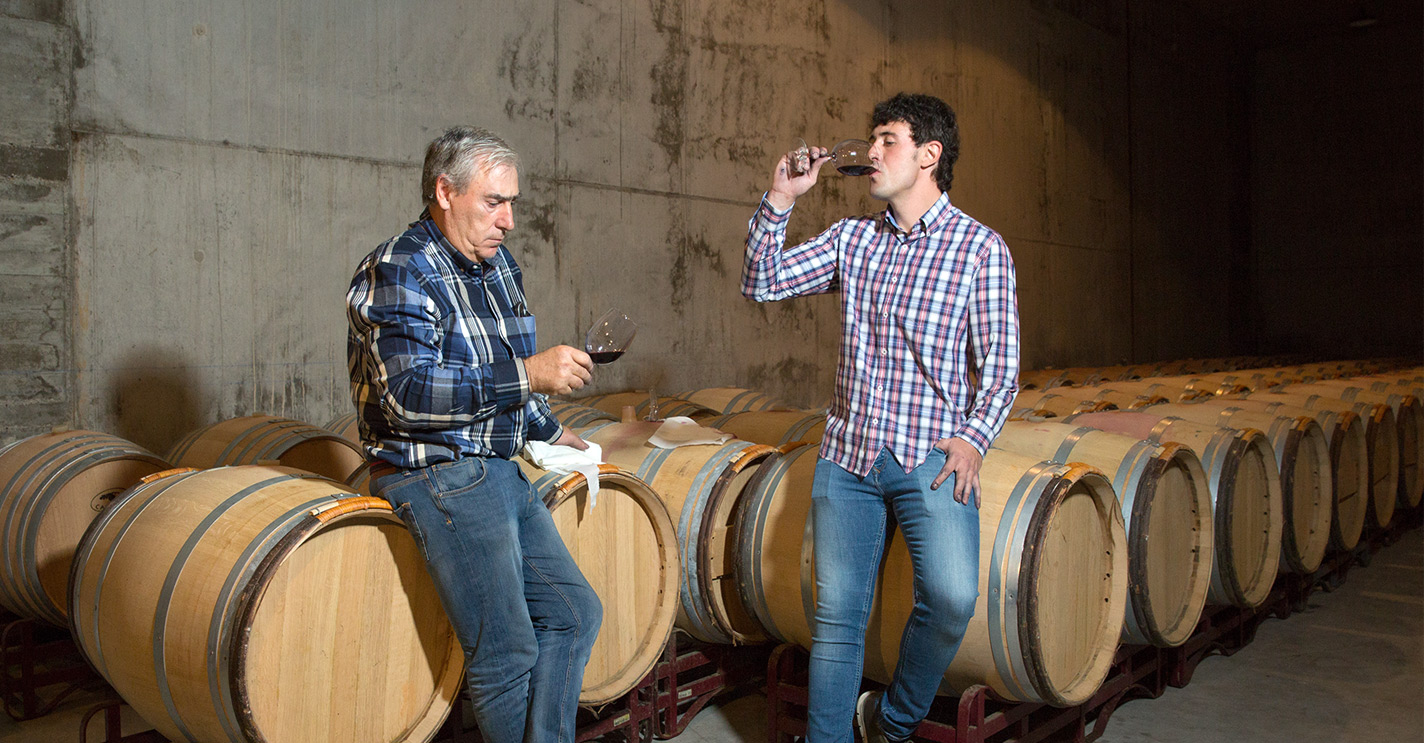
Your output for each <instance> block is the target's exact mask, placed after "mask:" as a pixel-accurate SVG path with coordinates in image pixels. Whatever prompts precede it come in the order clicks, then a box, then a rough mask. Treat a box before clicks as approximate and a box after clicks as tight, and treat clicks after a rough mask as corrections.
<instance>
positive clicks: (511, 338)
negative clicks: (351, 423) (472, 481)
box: [346, 212, 563, 468]
mask: <svg viewBox="0 0 1424 743" xmlns="http://www.w3.org/2000/svg"><path fill="white" fill-rule="evenodd" d="M346 304H347V312H346V317H347V322H348V326H349V332H348V333H347V343H346V358H347V367H348V369H349V371H350V372H351V396H352V399H353V400H354V401H355V402H356V410H357V413H358V416H359V418H360V430H361V443H362V445H363V446H364V447H365V449H366V453H367V456H370V457H374V458H377V459H380V460H382V461H385V462H388V463H390V464H393V465H395V466H397V467H405V468H418V467H425V466H427V465H431V464H438V463H440V462H448V461H453V460H456V459H459V458H461V457H464V456H471V455H473V456H486V457H488V456H498V457H505V458H509V457H511V456H513V455H514V454H515V453H517V452H518V451H519V450H520V449H521V448H522V447H523V446H524V442H525V441H526V440H529V439H533V440H535V441H552V440H554V439H556V438H558V436H559V435H560V434H561V433H562V432H563V428H562V426H560V425H559V422H558V420H557V419H555V418H554V416H553V414H552V413H550V411H549V405H548V402H547V401H546V400H545V398H544V396H543V395H539V394H536V393H533V392H532V391H531V390H530V389H529V375H528V373H527V372H526V371H525V369H524V359H526V358H528V357H529V356H532V355H533V354H534V348H535V346H534V316H533V315H532V314H531V313H530V312H529V308H528V306H527V305H526V303H525V300H524V285H523V278H522V274H521V272H520V270H519V266H518V265H516V264H515V262H514V256H512V255H510V254H509V251H508V250H506V249H505V248H504V246H503V245H501V246H500V248H499V253H498V254H497V255H495V256H494V257H492V258H490V259H489V260H485V261H481V262H478V263H477V262H475V261H472V260H470V259H469V258H467V257H465V256H464V255H462V254H461V253H460V252H459V251H458V250H456V249H455V246H454V245H451V244H450V241H449V240H447V239H446V238H445V235H444V234H442V233H441V232H440V228H439V227H437V226H435V223H434V222H433V221H431V220H430V219H429V213H428V212H427V213H424V214H421V218H420V219H419V220H418V221H416V222H413V223H411V225H410V228H409V229H407V230H406V231H405V232H404V233H402V234H400V235H397V236H396V237H393V238H391V239H390V240H388V241H387V242H386V243H385V244H383V245H381V246H380V247H379V248H376V250H375V251H374V252H372V253H371V254H370V255H368V256H366V258H365V260H363V261H361V265H360V267H359V268H357V269H356V276H355V278H353V279H352V280H351V288H350V290H348V291H347V293H346Z"/></svg>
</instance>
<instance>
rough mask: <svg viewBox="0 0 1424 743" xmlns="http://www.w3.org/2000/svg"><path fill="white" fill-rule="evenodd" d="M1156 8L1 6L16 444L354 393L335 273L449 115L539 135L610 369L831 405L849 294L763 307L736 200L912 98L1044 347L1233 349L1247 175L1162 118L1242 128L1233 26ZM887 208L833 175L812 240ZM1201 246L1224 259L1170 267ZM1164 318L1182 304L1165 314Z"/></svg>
mask: <svg viewBox="0 0 1424 743" xmlns="http://www.w3.org/2000/svg"><path fill="white" fill-rule="evenodd" d="M0 2H3V0H0ZM1168 5H1171V4H1168ZM1137 7H1138V6H1137V4H1133V10H1131V11H1129V7H1128V4H1127V3H1126V2H1125V0H1095V1H1089V2H1082V1H1081V0H1071V1H1070V0H1012V1H1010V2H996V3H944V2H942V1H940V0H788V1H787V2H778V3H754V2H747V1H745V0H740V1H738V2H712V1H710V0H639V1H633V0H585V1H582V2H571V1H569V0H534V1H532V2H527V3H520V4H518V5H511V4H508V3H493V2H462V3H454V2H437V3H434V4H427V5H425V6H422V7H421V9H420V12H419V13H413V12H411V11H410V9H409V8H410V6H409V5H408V4H398V3H392V2H387V1H384V0H366V1H365V2H360V3H352V2H330V1H321V0H317V1H314V2H307V3H284V2H278V1H277V0H223V1H222V2H219V1H218V0H183V1H181V2H180V1H179V0H145V1H143V2H140V1H139V0H103V1H102V2H100V1H98V0H72V3H71V4H68V5H65V6H60V5H59V4H58V0H53V1H52V2H42V1H41V0H30V2H24V1H22V0H9V1H8V2H3V4H0V23H2V24H4V26H3V34H4V39H5V41H4V42H3V43H4V44H5V45H9V47H15V45H21V46H23V49H22V50H21V51H19V52H16V53H7V56H4V57H3V58H0V78H3V79H5V80H6V82H7V87H6V88H5V93H4V95H5V96H7V98H6V99H4V101H3V102H0V120H3V122H4V136H5V137H6V138H7V139H6V140H5V142H6V143H7V145H6V146H13V147H18V148H20V151H23V152H24V153H28V154H27V155H26V156H25V157H28V158H30V159H28V160H27V159H25V158H23V157H18V156H16V158H18V159H16V158H11V160H13V162H11V160H5V161H4V162H0V171H2V172H0V182H3V183H4V188H5V189H8V190H7V191H4V193H5V194H12V195H11V196H6V197H4V198H7V199H9V201H0V209H5V210H8V211H6V212H5V214H6V215H10V214H12V213H13V214H26V215H39V216H42V217H43V220H42V221H41V222H38V223H36V224H37V226H36V227H34V228H31V229H30V230H29V232H30V233H35V234H34V235H32V236H30V237H26V238H11V237H5V238H3V241H0V246H3V248H0V254H3V260H4V263H3V264H0V265H3V267H2V268H0V271H4V272H6V276H5V281H6V286H5V290H4V293H3V294H0V317H4V318H6V323H12V324H7V325H5V326H3V327H4V331H3V333H0V344H9V345H8V346H7V347H10V346H13V347H15V348H16V349H21V350H23V349H30V350H28V351H24V353H29V354H31V356H30V357H28V358H26V357H24V356H23V353H20V351H18V350H17V351H16V352H14V353H11V354H7V356H8V357H9V358H5V359H4V361H3V362H0V363H4V364H7V365H8V366H5V367H4V368H3V371H4V372H5V373H6V374H7V376H8V377H11V378H14V379H16V380H21V379H23V380H27V381H26V382H25V384H31V385H32V388H29V389H32V390H33V391H32V392H12V390H21V389H22V388H21V387H20V386H18V384H19V383H18V382H17V383H16V386H12V385H7V386H6V390H7V392H6V394H7V395H9V396H10V397H8V398H6V399H5V400H0V412H3V413H4V414H5V416H6V419H7V421H8V422H7V423H5V424H4V425H6V426H8V428H6V429H5V430H4V431H0V436H6V437H10V436H13V435H18V434H20V433H22V432H33V431H35V430H42V428H43V427H48V425H50V424H51V423H56V422H57V423H67V424H70V425H78V426H84V427H90V428H97V429H101V430H109V431H114V432H116V433H120V434H122V435H125V436H128V437H129V438H131V439H133V440H135V441H138V442H139V443H142V444H145V445H148V446H150V447H152V448H154V449H156V450H162V449H165V448H166V447H167V446H168V445H169V444H171V443H172V442H173V441H174V440H175V439H176V438H177V437H178V436H179V435H181V434H182V433H183V432H185V431H187V430H189V429H191V428H193V427H195V426H197V425H200V424H202V423H206V422H209V421H213V420H217V419H220V418H224V417H229V416H234V415H241V414H247V413H255V412H265V413H275V414H282V415H288V416H292V417H297V418H302V419H306V420H309V421H313V422H316V423H322V422H325V421H326V420H328V419H330V418H332V417H334V416H335V415H337V414H339V413H342V412H345V411H346V410H347V409H348V408H349V402H348V400H347V385H346V381H345V376H346V373H345V359H344V347H343V343H344V334H345V322H344V317H343V305H342V296H343V293H344V290H345V287H346V285H347V282H348V280H349V277H350V274H351V271H352V269H353V267H354V266H355V264H356V262H357V261H358V260H359V258H360V257H361V256H362V255H363V254H365V253H366V252H367V251H369V250H370V249H372V248H373V247H374V246H375V245H376V244H377V243H379V242H380V241H382V240H383V239H385V238H386V237H388V236H390V235H391V234H393V233H395V232H397V231H399V230H400V229H402V228H403V226H404V225H405V223H406V222H408V221H409V220H410V219H411V218H413V217H414V216H415V215H416V213H417V212H418V210H419V204H418V198H417V180H418V168H419V158H420V156H421V150H422V148H423V146H424V144H425V143H426V142H427V141H429V139H430V138H431V137H432V136H434V135H435V134H436V133H438V132H439V131H440V130H442V129H443V128H445V127H446V126H449V125H451V124H454V123H465V122H468V123H475V124H479V125H483V126H487V127H489V128H492V129H494V130H496V131H499V132H501V133H503V134H504V135H505V136H506V137H507V138H508V139H509V140H510V141H511V142H512V144H513V145H514V146H515V147H516V149H518V150H519V151H520V152H521V153H522V154H523V157H524V167H523V169H522V182H521V185H522V188H523V191H524V195H525V198H524V199H523V200H521V202H520V204H519V208H518V220H519V224H518V227H517V228H516V231H515V233H514V234H513V235H512V236H511V239H510V241H509V245H510V247H511V249H512V250H513V251H514V253H515V255H516V256H517V257H518V258H519V260H520V261H521V263H522V265H523V266H524V268H525V276H526V282H527V285H528V293H529V295H530V297H531V300H532V302H533V303H534V309H535V311H536V312H537V313H538V316H539V332H540V336H541V342H542V343H543V344H545V345H547V344H552V343H577V341H578V338H579V334H580V331H581V329H582V328H584V327H586V326H587V325H588V324H589V322H590V321H591V320H592V319H593V318H594V317H596V316H597V315H598V314H599V313H601V312H602V311H603V310H604V309H606V308H607V307H608V306H611V305H614V304H617V305H619V306H621V307H623V308H624V309H625V310H626V311H627V312H628V313H629V314H630V315H632V316H633V317H634V318H636V319H638V320H639V321H640V322H641V323H642V330H641V331H640V335H639V338H638V341H637V343H636V345H635V346H634V348H633V350H632V352H630V353H629V354H628V355H627V356H626V357H624V359H623V360H620V361H619V362H618V363H617V364H614V365H611V366H609V367H604V368H601V369H599V372H598V378H597V382H596V386H595V387H594V389H593V390H592V391H612V390H617V389H621V388H625V387H632V386H637V387H646V386H649V385H653V386H656V387H657V388H658V389H659V390H665V391H679V390H682V389H686V388H691V387H698V386H716V385H729V384H730V385H739V386H748V387H756V388H761V389H766V390H768V391H770V392H772V393H775V394H778V395H780V396H782V397H784V398H785V399H787V400H789V401H791V402H793V403H798V404H803V405H813V404H817V403H820V402H824V401H825V399H826V398H827V397H828V396H829V394H830V391H831V386H832V383H833V377H834V363H835V357H836V344H837V340H838V337H839V327H838V325H839V321H838V317H837V314H836V311H835V308H836V304H835V299H834V298H830V297H822V298H813V299H803V300H793V301H789V302H783V303H777V304H771V305H757V304H754V303H750V302H747V301H745V300H743V299H742V298H741V297H740V295H739V293H738V291H737V284H738V275H739V272H740V264H741V251H742V240H743V238H744V235H745V229H746V220H747V218H748V216H749V215H750V213H751V211H752V210H753V208H754V206H755V204H756V202H757V199H758V198H759V195H760V193H761V191H762V190H763V189H764V188H765V185H766V183H767V181H768V176H769V172H770V169H771V165H772V164H773V162H774V161H775V159H776V158H777V157H778V155H779V153H780V152H781V151H783V150H784V149H785V147H786V146H787V145H788V144H789V142H790V140H791V139H792V138H793V137H795V136H806V137H807V138H808V139H809V140H811V141H813V142H821V143H826V144H830V143H832V142H834V141H835V140H837V139H839V138H843V137H852V136H863V135H864V134H865V133H866V130H867V128H868V112H869V109H870V108H871V106H872V105H873V104H874V102H875V101H877V100H880V99H882V98H884V97H885V96H887V95H889V94H890V93H893V92H895V91H897V90H901V89H913V90H924V91H928V92H932V93H936V94H938V95H940V96H942V97H944V98H945V99H946V100H948V101H949V102H950V103H951V104H952V105H954V106H955V107H956V109H957V110H958V111H959V113H960V126H961V130H962V138H963V148H962V149H963V154H962V157H961V161H960V165H959V167H958V169H957V177H956V180H955V188H954V191H953V192H952V194H951V196H952V198H953V199H954V200H955V202H956V203H957V204H959V205H960V206H962V207H964V208H965V209H966V210H967V211H968V212H969V213H970V214H972V215H974V216H976V217H978V218H979V219H981V220H982V221H984V222H985V223H987V224H989V225H990V226H992V227H994V228H995V229H997V230H999V231H1000V232H1001V233H1002V234H1003V235H1004V236H1005V238H1006V239H1007V241H1008V244H1009V246H1010V249H1011V250H1012V252H1013V254H1014V256H1015V259H1016V261H1017V263H1018V268H1019V282H1020V283H1019V287H1020V305H1021V309H1022V315H1023V323H1024V360H1025V363H1026V364H1027V365H1029V366H1042V365H1049V364H1060V365H1061V364H1075V363H1084V364H1086V363H1110V362H1117V361H1125V360H1132V359H1135V358H1145V357H1148V355H1149V354H1150V355H1151V356H1158V357H1168V356H1174V355H1200V354H1202V353H1219V352H1220V349H1221V348H1222V347H1224V346H1225V345H1227V344H1229V342H1230V339H1231V337H1232V335H1231V334H1232V332H1234V331H1233V330H1232V328H1233V327H1235V326H1234V323H1235V322H1236V321H1237V315H1236V313H1235V312H1234V311H1232V310H1231V309H1230V308H1222V307H1220V306H1219V305H1218V303H1215V302H1212V301H1210V300H1208V299H1205V298H1203V297H1204V296H1205V295H1203V294H1201V293H1199V292H1197V291H1196V289H1198V288H1210V287H1214V286H1216V285H1217V284H1218V283H1221V282H1226V283H1230V282H1231V281H1240V280H1241V279H1240V278H1231V276H1229V275H1228V274H1229V270H1228V269H1229V268H1230V265H1229V263H1230V262H1229V261H1228V265H1226V266H1223V265H1220V261H1217V260H1215V257H1216V254H1215V253H1212V252H1211V251H1235V250H1237V249H1238V248H1239V245H1238V244H1237V243H1236V242H1233V239H1227V238H1221V239H1218V238H1220V237H1221V235H1223V234H1226V233H1229V232H1230V230H1231V229H1232V227H1229V226H1228V227H1220V226H1218V222H1219V221H1220V220H1218V219H1217V217H1221V218H1223V219H1226V220H1227V224H1228V225H1230V224H1234V223H1231V222H1230V219H1231V218H1233V217H1232V216H1231V215H1232V214H1233V213H1234V212H1233V211H1232V203H1233V201H1234V199H1235V198H1236V196H1237V195H1238V194H1237V192H1236V191H1235V190H1231V189H1227V190H1222V189H1220V188H1218V187H1217V185H1218V181H1217V179H1216V178H1215V177H1212V176H1208V175H1204V174H1200V173H1196V172H1195V171H1192V172H1187V173H1186V174H1185V175H1183V174H1182V173H1179V172H1176V171H1178V170H1183V171H1190V169H1191V167H1192V164H1193V163H1194V162H1195V156H1194V155H1184V154H1183V153H1180V152H1177V151H1170V150H1169V151H1167V152H1164V151H1163V149H1162V147H1161V146H1160V145H1158V144H1154V142H1152V141H1151V140H1152V139H1155V138H1159V137H1164V136H1168V135H1171V134H1173V133H1175V132H1177V131H1178V130H1179V128H1184V129H1185V130H1186V131H1188V132H1189V134H1188V136H1189V137H1191V138H1192V139H1194V140H1196V141H1199V142H1201V143H1203V144H1207V143H1210V142H1212V141H1213V140H1214V139H1215V138H1222V139H1229V140H1231V141H1233V142H1234V141H1240V139H1241V135H1242V130H1241V125H1240V124H1239V123H1238V117H1239V115H1240V111H1239V110H1238V105H1237V103H1236V97H1237V96H1236V92H1235V91H1239V90H1241V89H1243V88H1244V87H1245V81H1246V80H1247V79H1248V78H1247V77H1246V75H1247V72H1246V71H1245V70H1238V71H1236V72H1235V73H1233V71H1232V70H1231V69H1230V64H1229V62H1221V63H1216V64H1215V65H1214V66H1213V67H1212V68H1211V70H1212V74H1211V75H1210V76H1209V77H1207V78H1205V82H1204V83H1203V82H1202V81H1203V78H1202V77H1201V76H1200V75H1199V73H1198V72H1197V71H1196V70H1195V69H1194V68H1192V67H1190V66H1183V65H1182V64H1180V60H1183V59H1187V60H1189V59H1191V58H1192V55H1193V54H1194V53H1197V52H1200V51H1202V49H1199V48H1198V47H1203V48H1204V49H1205V51H1207V52H1209V53H1215V52H1216V51H1218V50H1219V49H1221V48H1223V47H1225V48H1228V49H1230V48H1231V47H1230V44H1229V42H1226V41H1219V40H1217V39H1216V37H1215V36H1214V35H1213V32H1211V31H1210V30H1209V29H1204V28H1202V24H1201V23H1199V22H1197V21H1195V20H1194V19H1192V18H1191V17H1190V16H1184V15H1181V14H1172V13H1165V12H1163V13H1155V12H1154V13H1147V12H1139V11H1138V10H1136V8H1137ZM61 8H62V12H61ZM768 29H770V30H768ZM1170 40H1178V42H1179V43H1180V46H1179V48H1177V49H1175V50H1172V51H1171V52H1170V54H1169V55H1167V56H1155V55H1159V54H1160V53H1161V49H1162V48H1163V46H1164V44H1166V43H1167V42H1168V41H1170ZM26 45H27V46H26ZM9 47H0V48H9ZM1144 57H1148V59H1146V60H1144V59H1143V58H1144ZM12 80H23V81H25V83H26V84H27V85H32V88H27V89H26V90H27V91H28V92H25V91H24V90H22V91H18V92H17V91H14V90H12V88H10V87H8V83H9V82H10V81H12ZM1201 84H1210V85H1218V84H1219V85H1220V86H1221V87H1222V88H1224V89H1226V90H1228V91H1229V94H1228V95H1224V96H1203V95H1201V88H1200V85H1201ZM1159 99H1167V100H1165V102H1163V101H1161V100H1159ZM35 102H40V105H35ZM36 117H38V119H37V118H36ZM36 120H42V121H40V123H35V121H36ZM11 122H14V123H11ZM12 140H13V145H11V144H10V143H11V141H12ZM5 152H9V150H5ZM46 153H49V154H48V155H46ZM7 157H8V156H7ZM44 157H50V158H51V159H50V160H45V159H44ZM1235 157H1236V153H1234V152H1233V151H1232V149H1231V146H1230V145H1226V146H1224V147H1222V148H1218V149H1213V150H1211V151H1210V152H1209V157H1208V161H1209V162H1208V164H1209V165H1210V166H1211V167H1213V168H1216V167H1219V168H1221V169H1222V170H1225V171H1228V172H1231V173H1233V174H1232V175H1230V176H1229V177H1228V180H1235V179H1237V178H1240V177H1241V176H1238V175H1236V174H1235V173H1238V172H1245V171H1246V169H1247V167H1248V166H1247V163H1246V161H1245V160H1238V159H1233V158H1235ZM35 158H39V160H34V159H35ZM32 161H34V162H39V163H41V164H39V165H35V166H33V167H29V166H25V165H24V163H28V162H32ZM17 163H18V164H17ZM27 168H28V169H27ZM1183 179H1185V182H1183ZM25 189H28V190H25ZM45 189H49V190H48V191H46V190H45ZM13 194H20V195H19V196H15V195H13ZM877 208H878V205H877V204H876V203H875V202H873V201H871V200H870V199H868V197H867V196H866V195H865V192H864V186H863V184H860V183H857V182H854V181H853V180H851V179H846V178H839V177H828V178H826V179H825V180H824V181H823V183H822V184H821V185H820V186H819V187H818V189H817V190H816V191H815V192H813V194H811V195H809V196H808V197H806V198H804V199H803V200H802V203H801V204H799V205H798V207H797V211H796V213H795V216H794V218H793V223H792V227H791V231H792V235H793V237H796V236H808V235H810V234H812V233H813V232H814V231H816V230H818V229H819V228H821V227H822V226H824V225H826V224H828V223H829V221H830V220H832V219H833V218H835V217H837V216H839V215H844V214H847V213H856V212H863V211H869V210H874V209H877ZM1200 213H1207V214H1210V215H1212V216H1213V221H1212V223H1211V226H1207V227H1204V226H1203V223H1202V222H1201V221H1200V220H1198V219H1194V218H1192V217H1191V216H1190V215H1193V214H1200ZM6 218H7V219H9V217H8V216H7V217H6ZM1203 231H1204V234H1203ZM0 234H8V230H7V232H6V233H0ZM27 234H28V233H27ZM16 239H25V240H29V241H30V242H29V243H23V244H22V243H17V242H15V240H16ZM1223 245H1224V246H1225V247H1223ZM1190 250H1204V251H1206V253H1205V255H1206V256H1207V258H1208V260H1204V261H1200V262H1193V261H1188V260H1176V259H1172V256H1174V255H1176V254H1178V253H1179V252H1181V251H1190ZM1168 260H1176V262H1173V263H1171V264H1170V266H1169V267H1168V268H1159V267H1158V264H1159V262H1162V261H1168ZM21 276H22V277H25V281H24V283H23V287H21V285H20V284H18V283H17V282H15V281H12V280H11V279H12V277H21ZM31 278H33V279H35V280H34V281H31V280H30V279H31ZM1183 281H1185V282H1186V285H1185V286H1180V285H1179V282H1183ZM1173 313H1175V314H1176V315H1177V316H1183V315H1191V314H1193V313H1195V315H1196V316H1195V317H1193V318H1192V319H1191V320H1190V322H1191V323H1193V327H1192V328H1191V329H1190V330H1187V329H1185V328H1184V327H1183V323H1186V322H1188V321H1185V320H1184V321H1181V322H1177V321H1171V322H1167V321H1163V320H1161V319H1160V318H1164V317H1169V316H1171V315H1172V314H1173ZM11 318H14V319H13V320H12V319H11ZM36 339H39V340H38V342H37V341H36ZM29 380H34V381H29ZM41 383H43V384H44V385H48V387H44V386H43V385H42V384H41ZM46 395H47V396H46ZM11 398H15V399H11ZM20 398H23V399H20Z"/></svg>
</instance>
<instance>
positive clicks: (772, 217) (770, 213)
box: [761, 191, 796, 224]
mask: <svg viewBox="0 0 1424 743" xmlns="http://www.w3.org/2000/svg"><path fill="white" fill-rule="evenodd" d="M768 194H770V192H769V191H768V192H766V193H763V194H762V195H761V212H762V216H763V217H764V218H765V219H766V220H767V221H768V222H771V223H772V224H780V223H782V222H785V221H786V220H788V219H790V218H791V210H792V209H795V208H796V205H795V204H792V205H791V206H788V207H786V210H785V211H777V210H776V207H774V206H772V205H771V202H770V201H767V200H766V197H767V195H768Z"/></svg>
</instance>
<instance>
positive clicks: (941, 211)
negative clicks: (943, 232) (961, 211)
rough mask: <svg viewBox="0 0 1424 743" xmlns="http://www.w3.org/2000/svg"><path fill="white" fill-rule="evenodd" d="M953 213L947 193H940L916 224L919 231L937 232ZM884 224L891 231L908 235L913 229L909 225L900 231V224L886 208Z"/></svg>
mask: <svg viewBox="0 0 1424 743" xmlns="http://www.w3.org/2000/svg"><path fill="white" fill-rule="evenodd" d="M953 213H954V205H953V204H951V203H949V193H947V192H945V191H940V192H939V198H938V199H935V203H934V204H931V205H930V208H929V211H926V212H925V213H924V215H923V216H921V217H920V221H919V223H918V224H919V225H920V229H921V230H923V231H925V232H927V233H929V232H937V231H938V230H940V229H941V228H942V227H944V225H945V222H947V221H948V220H949V217H950V215H951V214H953ZM885 224H886V225H888V226H889V227H890V228H891V229H893V230H896V231H900V232H906V233H908V232H910V231H912V230H913V229H914V225H911V226H910V228H909V229H902V228H901V227H900V223H899V222H896V221H895V212H894V211H893V210H892V209H891V208H890V207H888V206H887V207H885Z"/></svg>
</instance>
